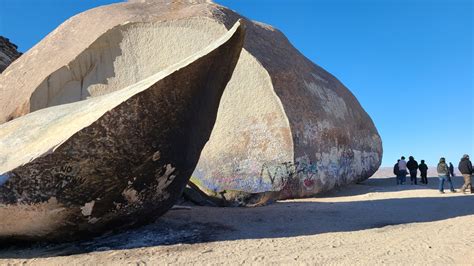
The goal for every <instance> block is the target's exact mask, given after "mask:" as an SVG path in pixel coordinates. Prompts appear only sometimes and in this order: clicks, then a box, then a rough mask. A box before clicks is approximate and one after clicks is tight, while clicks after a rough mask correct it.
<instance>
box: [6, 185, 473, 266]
mask: <svg viewBox="0 0 474 266" xmlns="http://www.w3.org/2000/svg"><path fill="white" fill-rule="evenodd" d="M454 181H455V186H456V188H459V187H460V186H461V184H462V181H461V177H455V178H454ZM437 185H438V182H437V178H436V177H432V178H429V184H428V185H427V186H425V185H403V186H397V185H396V184H395V179H394V178H393V177H372V178H370V179H369V180H366V181H364V182H361V183H359V184H353V185H349V186H346V187H343V188H340V189H338V190H335V191H333V192H331V193H328V194H325V195H320V196H318V197H315V198H307V199H299V200H286V201H279V202H275V203H273V204H271V205H268V206H263V207H255V208H212V207H200V206H175V208H174V209H172V210H171V211H169V212H168V213H167V214H166V215H165V216H163V217H161V218H160V219H158V220H157V221H156V222H155V223H154V224H151V225H147V226H144V227H141V228H137V229H134V230H130V231H127V232H122V233H118V234H111V235H108V236H103V237H100V238H96V239H94V240H91V241H83V242H75V243H65V244H60V245H58V244H56V245H53V244H35V245H32V246H23V247H20V246H8V247H3V248H2V249H1V250H0V258H1V259H0V264H7V263H17V264H27V265H50V264H55V265H64V264H70V265H72V264H75V265H77V264H108V265H109V264H129V263H132V264H135V265H146V264H150V265H156V264H161V265H162V264H262V263H263V264H270V263H272V264H273V263H277V264H302V263H318V264H370V265H375V264H439V265H440V264H471V265H472V264H474V194H467V195H465V194H462V193H459V192H458V193H450V192H449V190H446V191H447V192H446V194H440V193H438V191H437V189H436V187H437Z"/></svg>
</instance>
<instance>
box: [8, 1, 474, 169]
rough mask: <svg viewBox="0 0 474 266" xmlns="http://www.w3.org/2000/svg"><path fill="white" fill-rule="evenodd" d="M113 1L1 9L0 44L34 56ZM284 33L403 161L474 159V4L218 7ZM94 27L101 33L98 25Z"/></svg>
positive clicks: (387, 158)
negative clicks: (62, 29) (348, 94)
mask: <svg viewBox="0 0 474 266" xmlns="http://www.w3.org/2000/svg"><path fill="white" fill-rule="evenodd" d="M111 2H119V1H113V0H95V1H92V0H67V1H65V0H41V1H39V0H0V35H3V36H6V37H8V38H10V39H11V41H12V42H14V43H15V44H17V45H18V46H19V49H20V50H21V51H27V50H28V49H29V48H31V47H32V46H33V45H34V44H35V43H37V42H39V41H40V40H41V39H42V38H43V37H44V36H45V35H46V34H47V33H49V32H50V31H52V30H53V29H54V28H55V27H57V26H58V25H59V24H60V23H62V22H63V21H64V20H66V19H67V18H69V17H70V16H72V15H74V14H77V13H79V12H82V11H84V10H87V9H89V8H92V7H94V6H99V5H103V4H108V3H111ZM216 2H218V3H220V4H222V5H225V6H227V7H229V8H231V9H233V10H236V11H237V12H239V13H241V14H242V15H244V16H246V17H248V18H251V19H254V20H258V21H261V22H264V23H267V24H270V25H273V26H275V27H276V28H278V29H280V30H281V31H282V32H283V33H284V34H286V36H287V37H288V39H289V40H290V41H291V43H292V44H293V45H294V46H296V48H298V49H299V50H300V51H301V52H302V53H303V54H304V55H306V56H307V57H308V58H309V59H311V60H312V61H313V62H315V63H316V64H318V65H320V66H322V67H323V68H325V69H326V70H327V71H329V72H331V73H332V74H333V75H335V76H336V77H337V78H338V79H339V80H341V81H342V82H343V83H344V84H345V85H346V86H347V87H348V88H349V89H350V90H351V91H352V92H353V93H354V94H355V96H356V97H357V98H358V99H359V101H360V103H361V104H362V106H363V107H364V108H365V110H366V111H367V112H368V113H369V115H370V116H371V117H372V119H373V120H374V122H375V125H376V126H377V129H378V130H379V133H380V135H381V137H382V140H383V146H384V159H383V163H382V164H383V166H391V165H393V163H394V162H395V161H396V159H397V158H398V157H399V156H400V155H405V156H408V155H413V156H415V158H416V159H418V160H419V159H425V160H426V161H427V163H428V164H429V165H435V164H436V163H437V160H438V158H439V157H441V156H444V157H446V158H447V160H448V161H452V162H453V163H455V164H457V162H458V160H459V158H460V157H461V156H462V154H464V153H469V154H471V156H474V148H473V145H474V132H473V124H474V107H473V101H474V100H473V98H474V86H473V83H474V81H473V79H474V63H473V61H474V53H473V49H474V48H473V46H474V44H473V36H474V15H473V14H474V4H473V2H474V1H471V0H258V1H257V0H239V1H235V0H217V1H216ZM91 26H93V25H91Z"/></svg>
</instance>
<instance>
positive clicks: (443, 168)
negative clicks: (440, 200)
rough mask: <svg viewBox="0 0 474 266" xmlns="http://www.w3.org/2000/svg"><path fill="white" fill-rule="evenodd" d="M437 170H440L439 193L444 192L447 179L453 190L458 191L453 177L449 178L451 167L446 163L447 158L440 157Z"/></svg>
mask: <svg viewBox="0 0 474 266" xmlns="http://www.w3.org/2000/svg"><path fill="white" fill-rule="evenodd" d="M436 170H437V172H438V178H439V193H444V182H445V181H448V183H449V188H450V190H451V192H456V190H455V189H454V186H453V182H451V179H448V175H449V169H448V165H447V164H446V159H444V157H441V158H440V159H439V163H438V167H437V168H436Z"/></svg>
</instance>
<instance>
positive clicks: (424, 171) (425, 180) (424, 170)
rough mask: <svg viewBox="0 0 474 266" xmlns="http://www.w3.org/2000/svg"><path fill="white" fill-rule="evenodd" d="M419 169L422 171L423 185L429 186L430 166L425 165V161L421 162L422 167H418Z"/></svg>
mask: <svg viewBox="0 0 474 266" xmlns="http://www.w3.org/2000/svg"><path fill="white" fill-rule="evenodd" d="M418 169H420V176H421V183H422V184H425V185H427V184H428V177H427V176H428V166H427V165H426V164H425V160H421V162H420V165H418Z"/></svg>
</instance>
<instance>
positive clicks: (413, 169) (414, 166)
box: [407, 156, 418, 185]
mask: <svg viewBox="0 0 474 266" xmlns="http://www.w3.org/2000/svg"><path fill="white" fill-rule="evenodd" d="M407 168H408V170H409V172H410V182H411V184H412V185H413V183H415V185H417V183H416V175H417V174H418V162H417V161H415V158H413V156H410V157H408V162H407Z"/></svg>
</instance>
